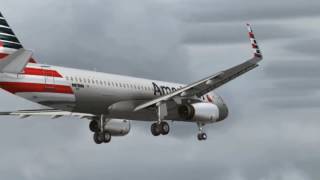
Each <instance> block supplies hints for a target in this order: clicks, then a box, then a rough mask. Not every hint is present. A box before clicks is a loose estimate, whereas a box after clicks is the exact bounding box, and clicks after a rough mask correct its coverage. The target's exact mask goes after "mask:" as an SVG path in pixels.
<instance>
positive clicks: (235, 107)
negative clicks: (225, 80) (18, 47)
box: [0, 0, 320, 180]
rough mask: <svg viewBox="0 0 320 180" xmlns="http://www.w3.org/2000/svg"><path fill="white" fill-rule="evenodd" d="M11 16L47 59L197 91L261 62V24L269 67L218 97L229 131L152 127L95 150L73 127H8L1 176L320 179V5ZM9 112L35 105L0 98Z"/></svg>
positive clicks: (108, 5) (54, 0) (45, 8)
mask: <svg viewBox="0 0 320 180" xmlns="http://www.w3.org/2000/svg"><path fill="white" fill-rule="evenodd" d="M0 3H1V12H2V13H3V15H4V16H5V17H6V18H7V20H8V21H9V24H10V25H11V26H12V28H13V29H14V31H15V32H16V34H17V35H18V37H19V38H20V41H21V42H22V43H23V44H24V46H25V47H26V48H29V49H32V50H34V52H35V56H36V58H37V59H38V61H39V62H42V63H48V64H54V65H60V66H68V67H75V68H84V69H89V70H93V69H96V70H98V71H103V72H110V73H117V74H125V75H132V76H138V77H146V78H152V79H159V80H166V81H177V82H183V83H189V82H192V81H195V80H197V79H199V78H202V77H204V76H207V75H211V74H212V73H214V72H217V71H219V70H222V69H224V68H228V67H230V66H232V65H235V64H238V63H240V62H242V61H244V60H246V59H247V58H249V57H251V49H250V44H249V40H248V38H247V32H246V27H245V23H247V22H250V23H252V24H253V27H254V30H255V33H256V36H257V38H258V40H259V43H260V46H261V48H262V50H263V53H264V56H265V59H264V61H263V62H262V63H261V66H260V67H259V68H257V69H255V70H254V71H252V72H250V73H248V74H246V75H244V76H242V77H241V78H238V79H236V80H234V81H232V82H230V83H229V84H227V85H225V86H223V87H221V88H220V89H218V90H217V91H218V93H220V94H221V95H222V96H223V97H224V99H225V100H226V102H227V104H228V105H229V108H230V116H229V118H228V119H227V120H225V121H223V122H222V123H218V124H213V125H208V126H206V130H207V133H208V136H209V139H208V140H207V141H206V142H198V141H197V140H196V137H195V135H196V132H197V129H196V126H195V125H194V124H186V123H174V124H173V125H172V133H171V134H170V135H169V136H166V137H159V138H155V137H152V135H151V134H150V132H149V126H150V123H142V122H135V123H134V125H133V129H132V131H131V133H130V134H129V135H128V136H126V137H122V138H114V139H113V140H112V143H111V144H107V145H98V146H97V145H95V144H94V143H93V141H92V134H91V133H90V132H89V130H88V122H87V121H85V120H79V119H75V118H61V119H57V120H49V119H46V118H29V119H23V120H21V119H18V118H15V117H1V119H0V144H1V148H0V154H1V155H0V159H1V161H0V178H1V179H10V180H18V179H19V180H20V179H30V180H38V179H39V180H40V179H41V180H42V179H48V180H58V179H59V180H61V179H78V180H80V179H83V180H87V179H112V180H113V179H114V180H117V179H119V180H126V179H130V180H133V179H139V180H145V179H155V180H163V179H169V180H170V179H172V180H173V179H184V180H194V179H215V180H313V179H320V173H319V167H320V132H319V128H320V120H319V118H318V117H319V108H320V99H319V98H320V94H319V90H318V89H319V87H320V85H319V75H320V71H319V66H320V61H319V58H318V56H319V55H320V53H319V52H320V51H319V49H318V48H319V45H320V37H319V31H320V26H319V21H320V11H319V9H320V1H318V0H282V1H275V0H269V1H253V0H231V1H225V0H197V1H194V0H136V1H133V0H69V1H61V0H45V1H44V0H28V1H21V0H0ZM0 98H1V103H0V108H1V110H2V111H6V110H16V109H28V108H31V107H32V108H37V107H38V106H37V105H35V104H32V103H30V102H28V101H26V100H23V99H20V98H17V97H14V96H13V95H10V94H9V93H6V92H3V91H1V93H0Z"/></svg>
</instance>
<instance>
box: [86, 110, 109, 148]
mask: <svg viewBox="0 0 320 180" xmlns="http://www.w3.org/2000/svg"><path fill="white" fill-rule="evenodd" d="M105 124H106V118H104V116H103V115H101V117H100V118H99V119H93V120H92V121H91V122H90V124H89V129H90V130H91V131H92V132H94V134H93V140H94V142H95V143H96V144H101V143H109V142H110V141H111V134H110V132H107V131H105V129H104V126H105Z"/></svg>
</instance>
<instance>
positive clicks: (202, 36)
mask: <svg viewBox="0 0 320 180" xmlns="http://www.w3.org/2000/svg"><path fill="white" fill-rule="evenodd" d="M186 27H188V28H186V34H185V35H184V41H183V42H184V43H186V44H199V45H201V44H203V45H206V44H208V45H210V44H219V45H221V44H225V43H227V44H232V43H242V42H245V41H246V42H247V41H248V38H247V29H246V26H245V24H240V23H232V24H221V23H217V24H215V23H191V24H189V25H187V26H186ZM253 28H254V31H255V32H257V33H256V36H257V38H258V39H259V42H263V41H264V40H275V39H283V38H294V37H297V36H298V35H300V32H298V30H293V29H292V28H291V29H290V28H286V27H284V26H283V25H274V24H263V25H257V26H255V25H253Z"/></svg>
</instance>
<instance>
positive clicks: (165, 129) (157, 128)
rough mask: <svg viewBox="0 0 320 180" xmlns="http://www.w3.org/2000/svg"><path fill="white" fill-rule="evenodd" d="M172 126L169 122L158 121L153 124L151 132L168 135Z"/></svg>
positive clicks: (156, 134) (155, 134)
mask: <svg viewBox="0 0 320 180" xmlns="http://www.w3.org/2000/svg"><path fill="white" fill-rule="evenodd" d="M169 131H170V126H169V124H168V123H167V122H165V121H162V122H160V123H158V122H156V123H153V124H152V125H151V133H152V135H154V136H159V135H160V134H161V135H167V134H169Z"/></svg>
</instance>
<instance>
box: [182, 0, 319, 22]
mask: <svg viewBox="0 0 320 180" xmlns="http://www.w3.org/2000/svg"><path fill="white" fill-rule="evenodd" d="M319 8H320V3H319V1H317V0H308V1H304V0H293V1H281V2H279V1H259V2H256V1H247V0H237V1H232V2H229V1H223V0H216V1H210V0H200V1H197V2H195V1H189V3H184V4H183V5H182V6H181V7H180V8H179V9H180V11H179V14H180V16H181V18H182V19H184V20H185V21H188V22H230V21H248V20H249V21H252V20H265V19H267V20H268V19H274V20H276V19H281V18H283V19H285V18H299V17H309V16H318V15H320V12H319Z"/></svg>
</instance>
